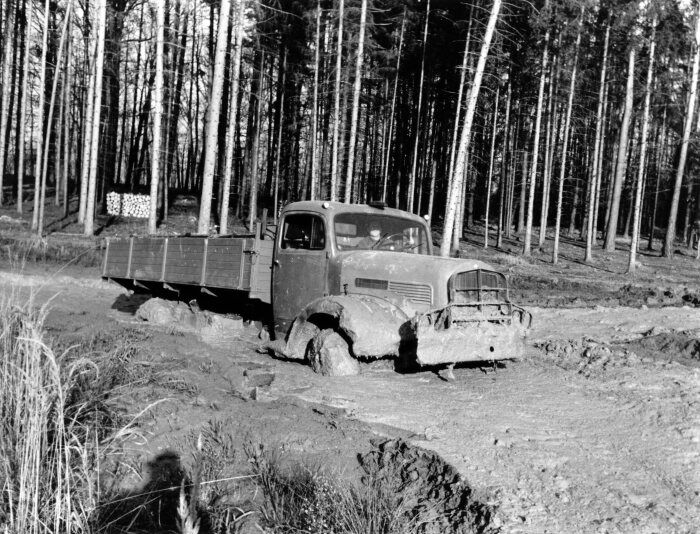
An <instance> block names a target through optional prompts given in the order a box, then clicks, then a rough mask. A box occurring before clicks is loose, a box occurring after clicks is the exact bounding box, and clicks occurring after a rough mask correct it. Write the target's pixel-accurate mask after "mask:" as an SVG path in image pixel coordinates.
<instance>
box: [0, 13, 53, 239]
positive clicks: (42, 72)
mask: <svg viewBox="0 0 700 534" xmlns="http://www.w3.org/2000/svg"><path fill="white" fill-rule="evenodd" d="M48 40H49V0H46V3H45V4H44V29H43V33H42V38H41V43H42V49H41V63H40V65H39V81H38V87H39V107H38V118H37V121H36V123H37V126H38V131H39V137H38V139H37V142H36V164H35V166H34V213H33V214H32V232H36V231H37V229H38V227H39V202H40V199H41V163H42V161H43V152H42V151H43V149H44V96H45V94H44V86H45V85H46V54H47V48H48ZM3 131H4V129H3Z"/></svg>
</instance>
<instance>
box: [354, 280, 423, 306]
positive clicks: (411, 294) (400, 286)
mask: <svg viewBox="0 0 700 534" xmlns="http://www.w3.org/2000/svg"><path fill="white" fill-rule="evenodd" d="M355 287H362V288H365V289H378V290H381V291H391V292H393V293H398V294H399V295H401V296H402V297H406V298H407V299H408V300H412V301H413V302H420V303H423V304H432V302H433V289H432V287H430V286H429V285H427V284H413V283H410V282H394V281H391V280H379V279H376V278H355Z"/></svg>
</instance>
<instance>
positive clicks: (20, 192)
mask: <svg viewBox="0 0 700 534" xmlns="http://www.w3.org/2000/svg"><path fill="white" fill-rule="evenodd" d="M24 6H25V11H26V19H27V24H26V27H25V30H24V31H25V36H24V64H23V65H22V90H21V92H20V103H19V118H18V120H17V121H18V124H19V128H18V130H17V152H18V154H19V155H18V158H17V160H18V167H17V213H22V212H23V207H22V204H23V201H24V135H25V131H26V130H25V124H24V123H25V122H26V116H27V100H29V98H28V97H29V95H28V92H27V80H28V78H29V52H30V50H31V46H32V14H33V13H34V7H33V5H32V2H28V3H26V4H25V5H24ZM0 189H1V188H0Z"/></svg>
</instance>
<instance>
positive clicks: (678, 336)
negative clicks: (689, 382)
mask: <svg viewBox="0 0 700 534" xmlns="http://www.w3.org/2000/svg"><path fill="white" fill-rule="evenodd" d="M624 346H625V348H627V349H628V350H630V351H632V352H634V353H635V354H637V355H638V356H640V357H642V358H652V359H654V360H660V361H667V362H670V361H676V362H678V363H682V364H684V365H688V366H690V367H700V339H698V333H697V332H665V333H660V334H656V335H647V336H645V337H642V338H640V339H636V340H633V341H628V342H626V343H624Z"/></svg>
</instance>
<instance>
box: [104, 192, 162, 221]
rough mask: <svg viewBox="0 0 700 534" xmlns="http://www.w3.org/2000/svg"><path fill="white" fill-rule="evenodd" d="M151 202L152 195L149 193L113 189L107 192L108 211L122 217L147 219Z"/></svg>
mask: <svg viewBox="0 0 700 534" xmlns="http://www.w3.org/2000/svg"><path fill="white" fill-rule="evenodd" d="M150 202H151V197H150V196H148V195H137V194H134V193H117V192H116V191H112V192H111V193H108V194H107V213H109V214H110V215H121V216H122V217H137V218H139V219H147V218H148V211H149V209H150Z"/></svg>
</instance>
